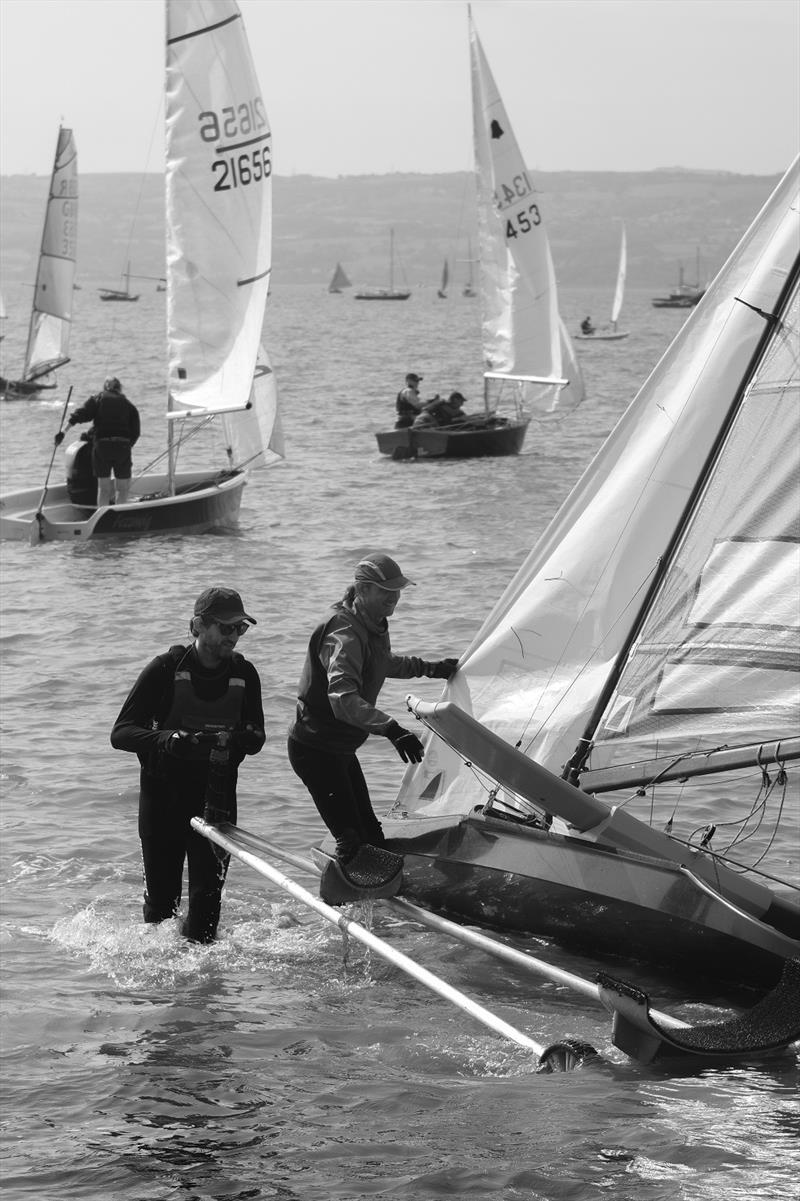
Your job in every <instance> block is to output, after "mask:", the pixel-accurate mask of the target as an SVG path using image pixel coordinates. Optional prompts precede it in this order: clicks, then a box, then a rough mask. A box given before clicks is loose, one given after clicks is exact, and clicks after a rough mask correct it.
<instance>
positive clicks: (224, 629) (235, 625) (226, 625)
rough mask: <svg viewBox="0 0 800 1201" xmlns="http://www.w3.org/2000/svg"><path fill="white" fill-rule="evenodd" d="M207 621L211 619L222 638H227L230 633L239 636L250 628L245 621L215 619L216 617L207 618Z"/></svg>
mask: <svg viewBox="0 0 800 1201" xmlns="http://www.w3.org/2000/svg"><path fill="white" fill-rule="evenodd" d="M209 621H213V623H214V625H215V626H216V627H217V629H218V630H219V632H220V634H222V636H223V637H224V638H229V637H230V636H231V634H235V635H236V636H237V638H241V636H242V634H246V633H247V631H248V630H249V629H250V626H249V625H248V624H247V622H246V621H217V619H216V617H211V618H209Z"/></svg>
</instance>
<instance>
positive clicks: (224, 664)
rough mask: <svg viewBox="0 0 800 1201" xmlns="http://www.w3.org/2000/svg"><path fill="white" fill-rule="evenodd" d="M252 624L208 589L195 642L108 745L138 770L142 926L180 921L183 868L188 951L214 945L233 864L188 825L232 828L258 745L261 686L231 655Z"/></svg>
mask: <svg viewBox="0 0 800 1201" xmlns="http://www.w3.org/2000/svg"><path fill="white" fill-rule="evenodd" d="M250 624H252V625H255V624H256V622H255V618H254V617H250V615H249V614H248V613H245V611H244V607H243V605H242V598H241V596H240V595H239V593H238V592H234V591H233V589H231V588H220V587H217V588H207V589H206V590H205V591H204V592H202V593H201V594H200V596H199V597H198V598H197V601H196V602H195V606H194V615H193V616H192V619H191V621H190V622H189V632H190V633H191V635H192V637H193V639H194V641H193V642H192V643H191V644H190V645H189V646H172V647H170V649H169V651H167V653H166V654H163V655H157V656H156V657H155V659H152V660H151V661H150V663H148V665H147V666H146V667H145V669H144V671H143V672H142V673H141V675H140V676H139V678H138V680H137V681H136V683H135V684H134V686H133V688H132V689H131V691H130V693H129V695H128V698H127V700H126V701H125V704H124V705H123V706H122V709H121V710H120V713H119V717H118V718H117V720H116V722H115V724H114V728H113V730H112V731H111V745H112V746H113V747H115V748H116V749H117V750H120V751H133V752H135V753H136V754H137V755H138V756H139V762H140V764H141V774H140V791H139V838H140V840H141V844H142V859H143V862H144V882H145V894H144V920H145V921H146V922H161V921H164V919H165V918H169V917H173V916H174V915H175V914H176V913H177V911H178V905H179V904H180V899H181V890H182V881H183V868H184V862H188V868H189V893H188V896H189V904H188V911H187V914H186V917H185V919H184V922H183V925H182V927H181V933H182V934H184V935H185V936H186V937H187V938H189V939H191V940H192V941H194V942H203V943H205V942H212V941H213V940H214V938H215V937H216V932H217V925H218V923H219V915H220V908H221V902H222V889H223V885H224V883H225V876H226V874H227V870H228V863H229V861H230V857H229V856H228V855H222V854H220V853H219V852H218V851H217V850H216V849H215V848H214V846H213V844H212V843H210V842H209V841H208V839H207V838H204V837H203V835H202V834H198V833H197V831H196V830H195V829H193V827H192V825H191V818H192V817H196V816H205V817H206V820H208V821H211V822H214V823H218V822H221V821H231V822H235V821H236V782H237V773H238V767H239V764H240V763H241V761H242V760H243V759H244V757H245V755H255V754H257V753H258V752H259V751H260V750H261V748H262V746H263V745H264V741H265V734H264V711H263V707H262V702H261V681H260V679H259V675H258V672H257V671H256V669H255V667H254V666H253V665H252V663H249V662H248V661H247V659H245V658H244V657H243V656H242V655H240V654H239V653H238V652H237V651H236V649H235V648H236V645H237V641H238V639H239V638H241V637H242V635H243V634H244V633H245V632H246V631H247V630H248V629H249V625H250ZM212 749H214V751H215V756H214V759H213V760H212V758H211V751H212ZM226 755H227V762H226V761H225V759H226Z"/></svg>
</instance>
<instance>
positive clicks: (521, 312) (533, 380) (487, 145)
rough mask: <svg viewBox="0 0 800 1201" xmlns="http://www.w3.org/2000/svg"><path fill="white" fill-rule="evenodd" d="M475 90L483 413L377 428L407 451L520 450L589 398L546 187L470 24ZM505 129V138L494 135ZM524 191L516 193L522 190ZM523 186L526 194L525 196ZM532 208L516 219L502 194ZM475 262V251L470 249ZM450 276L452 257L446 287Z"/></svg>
mask: <svg viewBox="0 0 800 1201" xmlns="http://www.w3.org/2000/svg"><path fill="white" fill-rule="evenodd" d="M470 30H471V35H470V64H471V85H472V86H471V94H472V108H473V131H474V151H475V173H476V178H477V185H478V198H477V212H478V228H479V234H480V240H479V259H478V262H479V277H480V288H481V308H482V313H483V320H482V323H481V336H482V350H483V360H484V363H485V365H486V370H485V371H484V374H483V412H482V413H480V414H476V415H473V414H471V413H469V414H468V413H465V414H464V419H463V420H459V421H457V422H456V423H453V424H447V425H436V424H435V423H429V424H423V423H422V421H424V420H425V418H426V417H427V416H428V414H425V413H423V414H422V415H421V418H422V420H421V421H420V423H419V424H414V425H413V426H412V427H410V428H408V429H392V430H381V431H380V432H378V433H376V439H377V443H378V450H379V452H380V453H381V454H385V455H389V456H390V457H391V458H392V459H393V460H399V459H417V458H419V459H442V458H447V459H467V458H479V457H487V456H503V455H515V454H519V452H520V450H521V449H522V444H523V442H524V440H525V436H526V434H527V431H528V426H529V425H530V422H531V420H532V419H533V417H534V416H539V417H544V416H546V417H547V418H548V419H549V418H550V417H551V415H553V414H555V413H566V412H569V411H570V410H571V409H573V408H575V407H576V406H577V405H579V404H580V403H581V401H582V400H583V396H584V387H583V380H582V378H581V371H580V367H579V365H578V362H577V358H576V355H575V349H574V347H573V345H572V340H571V339H570V337H569V334H568V333H567V331H566V329H565V327H564V323H563V321H562V320H561V318H560V316H559V313H558V302H557V296H556V295H555V293H556V285H555V278H554V272H553V263H552V257H551V253H550V244H549V241H548V238H547V233H546V230H545V227H544V223H543V221H542V219H541V213H540V212H539V207H538V202H537V193H536V191H535V189H534V187H533V184H532V183H531V181H530V179H529V176H528V174H527V169H526V167H525V161H524V159H523V157H522V153H521V151H520V148H519V145H518V144H517V141H516V139H515V137H514V133H513V130H512V128H511V123H510V121H509V119H508V115H507V113H506V111H505V107H504V105H503V102H502V100H501V98H500V95H499V93H498V91H497V85H496V84H495V81H494V78H493V77H492V73H491V70H490V68H489V64H488V63H487V61H486V57H485V55H484V53H483V47H482V46H481V43H480V41H479V39H478V36H477V32H476V31H475V29H474V27H473V26H472V24H471V22H470ZM498 128H499V129H502V130H503V131H504V135H503V137H502V139H500V138H498V137H497V136H496V134H495V132H494V131H495V130H496V129H498ZM515 190H516V191H515ZM523 193H524V197H523ZM504 195H505V196H509V195H517V196H518V197H520V204H522V199H524V200H525V203H526V205H527V208H526V209H525V210H524V212H523V220H521V221H520V222H519V228H517V227H516V225H515V222H516V218H515V217H514V218H512V217H510V216H509V214H508V213H507V212H506V211H504V207H503V206H500V207H498V203H497V197H498V196H504ZM469 262H470V269H471V266H472V255H471V247H470V259H469ZM446 284H447V265H446V264H445V273H444V274H443V279H442V287H441V289H440V294H441V293H442V292H444V291H445V289H446Z"/></svg>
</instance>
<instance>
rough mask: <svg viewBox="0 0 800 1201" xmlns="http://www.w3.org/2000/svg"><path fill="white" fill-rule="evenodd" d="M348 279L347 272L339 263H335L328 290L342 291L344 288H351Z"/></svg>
mask: <svg viewBox="0 0 800 1201" xmlns="http://www.w3.org/2000/svg"><path fill="white" fill-rule="evenodd" d="M352 286H353V285H352V284H351V283H350V280H349V279H348V278H347V272H346V271H345V269H344V267H343V266H342V264H341V263H337V264H336V267H335V269H334V272H333V277H332V278H331V282H330V283H329V284H328V291H329V292H342V291H344V289H345V288H352Z"/></svg>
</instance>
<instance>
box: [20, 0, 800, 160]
mask: <svg viewBox="0 0 800 1201" xmlns="http://www.w3.org/2000/svg"><path fill="white" fill-rule="evenodd" d="M239 7H240V9H241V11H242V15H243V17H244V22H245V26H246V28H247V32H248V37H249V41H250V46H251V50H252V53H253V57H254V59H255V63H256V69H257V72H258V76H259V80H260V83H261V89H262V94H263V98H264V101H265V104H266V108H267V112H268V114H269V118H270V123H271V126H272V132H273V143H274V163H275V173H276V174H277V175H292V174H311V175H325V176H338V175H366V174H379V175H383V174H387V173H389V172H394V171H400V172H421V173H425V174H429V173H434V174H438V173H443V172H451V171H465V170H470V169H471V167H472V134H471V112H470V80H469V43H468V35H467V4H466V3H465V2H464V0H239ZM472 14H473V19H474V22H475V25H476V27H477V29H478V33H479V35H480V37H481V41H482V43H483V47H484V50H485V52H486V56H487V58H488V60H489V64H490V66H491V69H492V72H493V74H494V76H495V79H496V82H497V85H498V88H499V91H500V94H501V96H502V97H503V101H504V103H505V107H506V110H507V112H508V115H509V119H510V120H511V121H512V123H513V126H514V131H515V133H516V136H517V141H518V142H519V143H520V146H521V148H522V151H523V154H524V155H525V157H526V159H527V161H528V166H529V167H531V168H533V169H538V170H541V171H558V170H572V171H599V170H608V171H646V170H653V169H657V168H660V167H684V168H694V169H698V168H699V169H712V170H724V171H732V172H737V173H745V174H774V173H778V172H782V171H784V170H785V168H786V167H787V166H788V165H789V163H790V162H791V160H792V159H793V158H794V156H795V155H796V154H797V153H798V143H799V142H800V82H799V81H800V0H473V3H472ZM163 41H164V5H163V3H162V0H69V2H67V0H0V173H1V174H3V175H9V174H18V173H30V172H32V173H34V174H37V175H47V174H48V173H49V171H50V167H51V164H52V158H53V152H54V149H55V141H56V133H57V129H58V126H59V124H61V123H63V124H65V125H68V126H71V127H72V129H73V130H74V133H75V139H76V142H77V147H78V161H79V167H80V173H81V174H93V173H99V172H121V171H129V172H133V173H136V174H142V173H143V172H146V171H160V170H161V169H162V165H163V145H164V144H163V133H162V125H163V107H162V93H163V63H164V46H163Z"/></svg>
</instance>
